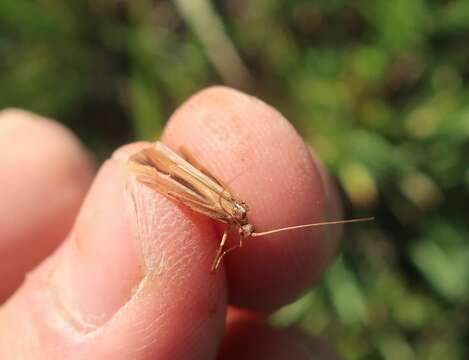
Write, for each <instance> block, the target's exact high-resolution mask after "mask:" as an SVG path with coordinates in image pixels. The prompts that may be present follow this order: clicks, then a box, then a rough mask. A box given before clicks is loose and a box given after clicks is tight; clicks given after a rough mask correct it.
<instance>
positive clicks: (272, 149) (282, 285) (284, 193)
mask: <svg viewBox="0 0 469 360" xmlns="http://www.w3.org/2000/svg"><path fill="white" fill-rule="evenodd" d="M163 141H164V142H166V143H167V144H168V145H170V146H171V147H172V148H174V149H178V148H182V147H184V148H185V149H186V150H187V151H189V152H190V153H191V154H192V156H194V158H196V159H197V160H198V162H199V163H200V164H202V165H203V166H204V167H205V168H207V169H208V170H209V171H210V172H211V173H212V174H214V175H215V176H216V178H218V179H221V180H222V181H224V182H225V183H228V184H229V187H230V189H232V190H233V191H235V192H236V193H237V194H239V197H240V198H241V199H242V200H243V201H245V202H246V203H247V204H248V205H249V208H250V211H249V213H248V219H249V220H250V222H251V223H253V225H254V226H255V228H256V229H257V231H265V230H270V229H274V228H280V227H284V226H292V225H299V224H305V223H311V222H320V221H324V220H326V218H327V215H328V208H329V207H334V208H337V204H336V203H329V199H328V196H327V193H328V191H327V187H328V184H327V181H325V180H324V178H325V177H324V176H323V170H322V169H321V168H320V165H319V163H318V162H317V161H315V160H314V159H313V156H312V155H311V152H310V151H309V149H308V148H307V146H306V145H305V144H304V142H303V140H302V139H301V137H300V136H299V135H298V133H297V132H296V131H295V130H294V128H293V127H292V126H291V124H290V123H289V122H288V121H287V120H286V119H285V118H284V117H283V116H282V115H281V114H280V113H278V112H277V111H276V110H274V109H273V108H272V107H270V106H268V105H266V104H265V103H263V102H261V101H259V100H257V99H255V98H253V97H249V96H247V95H244V94H242V93H240V92H237V91H235V90H231V89H228V88H223V87H214V88H210V89H207V90H204V91H202V92H200V93H198V94H196V95H195V96H193V97H192V98H191V99H189V100H188V101H187V102H186V103H185V104H183V105H182V106H181V107H180V108H179V110H178V111H177V112H176V113H175V114H174V115H173V116H172V117H171V119H170V121H169V122H168V125H167V127H166V130H165V132H164V136H163ZM328 234H329V235H331V236H328ZM336 235H337V232H334V231H326V230H325V229H324V228H314V229H309V230H295V231H291V232H285V233H280V234H276V235H269V236H265V237H259V238H248V239H247V240H246V241H245V245H244V246H243V248H242V249H240V250H238V251H234V252H232V253H230V255H228V256H227V257H226V258H225V266H226V270H227V276H228V286H229V294H230V295H229V296H230V298H229V300H230V302H231V303H232V304H234V305H237V306H242V307H249V308H254V309H262V310H270V309H274V308H276V307H279V306H281V305H284V304H286V303H288V302H290V301H292V300H293V299H294V298H296V297H297V296H299V295H300V294H301V293H302V292H303V291H304V290H305V289H306V288H307V287H309V286H310V284H311V283H312V282H314V281H315V280H317V279H318V278H319V276H320V275H321V273H322V272H323V271H324V269H325V267H326V265H327V263H328V261H329V260H330V258H331V257H332V255H333V254H334V253H335V249H336V246H337V236H336Z"/></svg>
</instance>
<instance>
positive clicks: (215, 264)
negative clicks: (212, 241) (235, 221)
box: [211, 225, 231, 272]
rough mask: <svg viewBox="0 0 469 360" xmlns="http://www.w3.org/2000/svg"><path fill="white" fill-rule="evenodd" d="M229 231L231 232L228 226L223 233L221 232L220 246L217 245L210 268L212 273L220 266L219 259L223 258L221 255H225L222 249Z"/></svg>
mask: <svg viewBox="0 0 469 360" xmlns="http://www.w3.org/2000/svg"><path fill="white" fill-rule="evenodd" d="M230 231H231V225H228V226H227V227H226V229H225V231H224V232H223V236H222V238H221V241H220V245H218V250H217V253H216V254H215V258H214V259H213V263H212V268H211V271H212V272H214V271H216V270H217V269H218V267H219V266H220V261H221V258H222V257H223V254H224V253H225V252H224V251H223V247H224V246H225V244H226V239H227V238H228V234H229V232H230Z"/></svg>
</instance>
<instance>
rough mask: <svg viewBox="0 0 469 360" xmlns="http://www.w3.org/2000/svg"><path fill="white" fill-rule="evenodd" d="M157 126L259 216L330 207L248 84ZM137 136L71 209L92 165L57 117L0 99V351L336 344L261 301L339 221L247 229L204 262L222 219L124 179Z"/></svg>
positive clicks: (290, 353) (306, 268) (202, 100)
mask: <svg viewBox="0 0 469 360" xmlns="http://www.w3.org/2000/svg"><path fill="white" fill-rule="evenodd" d="M162 141H163V142H165V143H166V144H167V145H169V146H170V147H172V148H173V149H178V148H179V147H181V146H183V147H184V148H185V149H187V150H188V151H190V152H191V154H192V155H193V156H194V157H195V158H196V159H197V160H198V161H199V162H200V163H201V164H203V165H204V166H205V167H206V168H207V169H208V170H210V171H211V172H212V173H213V174H214V175H215V176H216V177H217V178H219V179H222V180H223V181H225V182H228V183H229V185H230V188H231V189H233V190H234V191H235V192H236V193H237V194H239V197H240V198H241V199H242V200H244V201H245V202H246V203H247V204H248V205H249V207H250V212H249V219H250V221H251V222H253V223H254V225H256V227H257V228H258V229H259V231H263V230H268V229H272V228H278V227H282V226H288V225H296V224H304V223H309V222H313V221H322V220H324V219H328V218H330V219H332V218H334V219H336V218H337V217H338V216H339V210H338V209H339V205H338V201H337V197H335V196H334V193H333V191H332V190H331V186H330V184H329V182H328V181H327V180H326V176H325V173H324V172H323V170H322V168H321V167H320V165H319V163H318V162H317V161H315V160H314V159H313V158H312V157H311V154H310V152H309V150H308V148H307V147H306V146H305V144H304V143H303V141H302V140H301V138H300V137H299V136H298V134H297V133H296V132H295V131H294V129H293V128H292V126H291V125H290V124H289V123H288V122H287V121H286V120H285V119H284V118H283V117H282V116H281V115H280V114H279V113H277V112H276V111H275V110H273V109H272V108H271V107H269V106H267V105H265V104H264V103H262V102H260V101H258V100H256V99H254V98H251V97H247V96H245V95H243V94H241V93H238V92H235V91H233V90H229V89H226V88H210V89H208V90H205V91H202V92H200V93H198V94H197V95H195V96H194V97H193V98H191V99H190V100H189V101H188V102H186V103H185V104H183V105H182V106H181V107H180V108H179V110H178V111H177V112H176V113H175V114H174V115H173V116H172V117H171V119H170V121H169V122H168V124H167V127H166V129H165V131H164V134H163V137H162ZM144 146H148V144H145V143H135V144H131V145H126V146H124V147H122V148H120V149H119V150H117V151H116V152H115V153H114V155H113V156H112V158H111V159H110V160H108V161H106V162H105V163H104V164H103V165H102V167H101V169H100V170H99V171H98V174H97V175H96V177H95V179H94V182H93V185H92V186H91V189H89V192H88V194H87V195H86V198H85V200H84V202H83V205H82V207H81V210H80V211H79V213H78V216H76V215H77V211H78V208H79V206H80V204H81V203H82V200H83V198H84V197H85V193H86V192H87V191H88V187H89V184H90V182H91V179H92V176H93V174H92V173H93V170H92V167H91V166H90V162H89V159H88V157H87V156H86V154H85V151H84V150H83V148H82V147H81V146H80V145H79V143H78V142H77V140H76V139H75V138H74V137H73V135H72V134H70V133H69V132H68V131H67V130H65V129H63V128H62V127H61V126H59V125H58V124H56V123H53V122H50V121H48V120H45V119H40V118H38V117H36V116H33V115H32V114H29V113H25V112H20V111H7V112H3V113H1V114H0V160H2V161H1V163H2V164H3V165H2V172H1V173H0V184H1V187H0V193H1V194H0V198H1V199H2V201H1V203H0V229H1V233H0V273H1V274H2V281H1V283H0V301H3V300H6V299H7V302H6V303H5V304H4V305H3V306H2V307H1V308H0V358H2V359H19V358H26V359H30V358H34V359H42V358H44V359H64V358H66V359H89V358H92V359H209V358H215V357H218V358H220V359H241V358H242V359H250V358H252V359H264V358H265V359H293V358H294V359H303V358H304V359H309V358H311V357H313V356H315V357H317V358H324V359H331V358H335V356H336V355H335V354H334V353H333V352H332V351H331V350H330V349H328V348H327V347H324V345H323V344H322V343H321V342H320V341H318V340H312V339H308V338H306V337H304V336H303V335H300V334H297V333H295V332H292V331H289V330H274V329H270V328H269V327H268V326H266V325H264V324H263V322H262V319H263V317H264V315H262V314H267V313H268V312H270V311H273V310H275V309H277V308H279V307H280V306H282V305H285V304H287V303H289V302H291V301H293V300H294V299H295V298H297V297H298V296H299V295H300V294H301V293H302V292H303V291H304V290H306V289H307V288H308V287H309V286H310V285H311V283H312V282H314V281H315V280H317V279H318V278H319V277H320V275H321V273H322V272H323V271H324V269H325V267H326V266H327V263H328V262H329V260H330V259H331V258H332V257H333V255H334V254H335V251H336V247H337V244H338V238H339V236H340V227H328V228H321V229H313V230H311V229H309V230H299V231H294V232H286V233H282V234H277V235H272V236H268V237H265V238H264V237H263V238H259V239H247V240H246V242H245V245H244V246H243V248H242V249H239V250H237V251H235V252H232V253H230V255H228V257H226V258H225V259H224V265H223V266H222V269H221V270H220V271H219V272H217V273H216V274H211V273H210V266H211V262H212V260H213V256H214V254H215V251H216V248H217V245H218V241H219V240H220V236H221V231H222V228H221V227H220V226H219V224H215V223H214V222H213V221H212V220H211V219H209V218H207V217H204V216H202V215H200V214H197V213H194V212H192V211H190V210H189V209H187V208H186V207H184V206H183V205H181V204H177V203H175V202H173V201H171V200H169V199H168V198H166V197H164V196H162V195H160V194H158V193H156V192H154V191H151V190H150V189H148V188H146V187H145V186H144V185H141V184H138V183H136V182H133V181H129V180H130V179H131V176H132V175H131V174H130V173H129V169H128V167H127V161H126V160H127V158H128V157H129V156H130V155H131V154H133V153H135V152H136V151H138V150H139V149H141V148H142V147H144ZM132 196H133V197H134V198H135V200H136V201H135V204H136V205H137V206H136V207H135V206H134V202H133V201H132ZM75 217H76V218H75ZM59 244H60V246H59V247H58V248H57V250H56V251H54V253H53V254H52V255H49V254H50V252H51V251H52V250H53V249H54V248H55V247H56V246H57V245H59ZM41 260H43V261H42V262H41V263H40V265H38V266H37V267H36V268H34V270H32V271H31V272H30V273H29V274H28V275H27V277H26V281H24V282H23V284H22V285H21V286H19V283H20V282H21V279H22V278H23V276H24V274H25V272H27V271H29V270H30V269H31V268H33V266H35V265H36V264H37V263H38V262H40V261H41ZM18 286H19V288H18V289H16V288H17V287H18ZM15 290H16V291H15ZM14 291H15V292H14ZM13 292H14V294H13ZM228 304H229V305H230V306H236V307H237V308H239V309H243V310H235V309H234V308H232V307H229V306H228ZM228 309H229V311H228ZM227 311H228V315H229V316H228V317H226V313H227ZM225 319H226V321H225ZM220 344H221V345H220Z"/></svg>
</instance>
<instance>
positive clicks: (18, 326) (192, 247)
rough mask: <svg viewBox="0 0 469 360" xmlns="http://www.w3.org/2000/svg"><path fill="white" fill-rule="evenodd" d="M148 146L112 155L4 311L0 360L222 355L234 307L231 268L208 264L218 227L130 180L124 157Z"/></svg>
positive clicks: (0, 314) (0, 313)
mask: <svg viewBox="0 0 469 360" xmlns="http://www.w3.org/2000/svg"><path fill="white" fill-rule="evenodd" d="M141 147H142V144H139V145H138V144H137V145H136V144H134V145H131V146H127V147H125V148H123V149H121V150H119V151H118V152H117V153H116V154H115V156H114V157H113V159H111V160H108V161H107V162H105V164H104V165H103V166H102V168H101V169H100V171H99V173H98V175H97V177H96V179H95V182H94V184H93V186H92V188H91V190H90V193H89V194H88V196H87V198H86V200H85V203H84V205H83V208H82V209H81V211H80V214H79V216H78V218H77V220H76V223H75V225H74V227H73V229H72V231H71V233H70V234H69V236H68V237H67V239H66V241H65V242H64V243H63V245H62V246H61V247H60V248H59V249H58V250H57V251H56V253H55V254H54V255H52V256H51V257H50V258H49V259H47V260H46V261H45V262H44V263H43V264H42V265H41V266H39V267H38V268H37V269H36V270H35V271H34V272H33V273H31V274H30V275H29V276H28V278H27V281H26V282H25V284H24V285H23V286H22V287H21V288H20V289H19V290H18V292H17V293H16V294H15V296H13V297H12V298H11V299H10V301H9V302H8V303H7V304H6V305H5V306H4V307H2V308H1V309H0V358H5V359H6V358H8V359H9V358H31V357H34V358H46V359H55V358H57V359H63V358H67V359H88V358H100V359H107V358H112V359H124V358H125V359H128V358H135V359H143V358H148V357H152V358H171V359H188V358H191V359H198V358H201V359H206V358H210V357H214V356H215V353H216V349H217V347H218V342H219V339H220V337H221V334H222V329H223V322H224V315H225V311H226V300H225V296H226V295H225V292H226V290H225V279H224V274H223V273H222V272H220V273H218V274H216V275H215V276H214V275H211V274H210V272H209V269H210V263H211V261H212V256H213V254H214V251H215V247H216V243H217V239H216V233H215V231H214V229H213V228H212V225H211V223H210V222H209V221H208V220H207V219H206V218H204V217H202V216H198V215H197V214H194V213H193V212H190V211H187V210H186V209H185V208H183V207H179V206H178V205H176V204H174V203H173V202H171V201H170V200H168V199H166V198H165V197H163V196H161V195H159V194H157V193H154V192H152V191H151V190H149V189H147V188H145V187H144V186H143V185H140V184H138V183H137V182H136V181H134V180H133V179H132V177H131V175H130V174H129V171H128V169H127V166H126V161H125V160H126V158H127V157H128V156H129V154H131V153H133V152H135V151H137V149H138V148H141ZM58 191H60V190H58ZM45 205H47V204H45Z"/></svg>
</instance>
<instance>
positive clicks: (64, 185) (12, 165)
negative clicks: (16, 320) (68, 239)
mask: <svg viewBox="0 0 469 360" xmlns="http://www.w3.org/2000/svg"><path fill="white" fill-rule="evenodd" d="M0 139H1V141H0V161H1V163H2V171H1V172H0V183H1V184H2V187H1V189H0V198H1V199H2V201H1V202H0V228H1V229H2V231H1V234H0V272H1V273H2V274H5V276H4V278H3V280H2V282H1V285H0V302H2V300H4V299H5V298H6V297H7V296H8V295H10V294H11V293H12V292H13V291H14V290H15V289H16V287H17V286H18V285H19V284H20V283H21V281H22V280H23V277H24V274H25V273H26V272H27V271H28V270H30V269H31V268H33V267H34V266H35V265H36V264H37V263H39V262H40V261H41V260H42V259H43V258H44V257H45V256H47V255H48V254H50V253H51V252H52V250H53V249H54V248H55V247H56V246H57V245H58V244H59V243H60V242H61V241H62V240H63V238H64V237H65V235H66V234H67V232H68V231H69V230H70V227H71V225H72V223H73V220H74V217H75V215H76V214H77V212H78V209H79V206H80V204H81V202H82V200H83V197H84V195H85V193H86V191H87V189H88V187H89V185H90V183H91V179H92V176H93V172H94V169H93V164H92V161H91V158H90V156H89V155H88V153H87V152H86V151H85V149H84V147H83V146H82V145H81V143H80V142H79V140H78V139H77V138H76V137H75V136H74V135H73V134H72V133H71V132H70V131H69V130H67V129H66V128H65V127H63V126H62V125H60V124H58V123H56V122H54V121H51V120H48V119H46V118H43V117H41V116H39V115H36V114H32V113H30V112H27V111H23V110H19V109H6V110H3V111H1V112H0ZM46 205H47V206H46Z"/></svg>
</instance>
